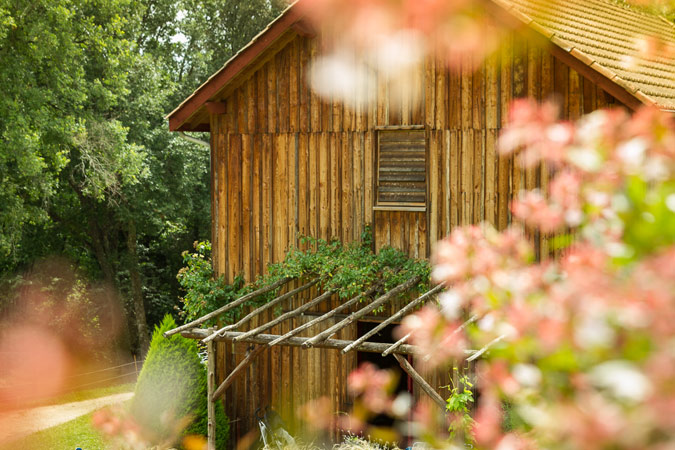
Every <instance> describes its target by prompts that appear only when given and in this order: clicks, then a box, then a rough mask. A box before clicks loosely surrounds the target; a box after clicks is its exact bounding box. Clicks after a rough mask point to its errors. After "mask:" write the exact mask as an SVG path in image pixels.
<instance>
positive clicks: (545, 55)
mask: <svg viewBox="0 0 675 450" xmlns="http://www.w3.org/2000/svg"><path fill="white" fill-rule="evenodd" d="M553 75H554V73H553V55H551V54H550V53H549V52H548V51H547V50H542V52H541V94H540V95H541V97H540V98H541V100H542V101H546V100H550V99H551V96H552V94H553V84H554V82H553Z"/></svg>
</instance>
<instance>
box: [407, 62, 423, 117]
mask: <svg viewBox="0 0 675 450" xmlns="http://www.w3.org/2000/svg"><path fill="white" fill-rule="evenodd" d="M412 85H413V89H412V92H411V96H410V108H411V113H410V123H411V124H413V125H424V103H423V102H424V89H425V86H424V64H418V65H417V66H415V68H414V69H413V77H412Z"/></svg>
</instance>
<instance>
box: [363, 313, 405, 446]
mask: <svg viewBox="0 0 675 450" xmlns="http://www.w3.org/2000/svg"><path fill="white" fill-rule="evenodd" d="M378 325H379V323H377V322H359V323H358V334H359V337H361V336H363V335H364V334H366V333H367V332H369V331H370V330H372V329H373V328H375V327H376V326H378ZM394 328H396V325H389V326H386V327H385V328H383V329H382V330H380V331H379V332H378V333H377V334H375V335H373V336H371V337H369V338H368V341H369V342H381V343H386V344H393V343H394V342H396V341H397V339H396V338H394V336H393V331H394ZM356 360H357V363H358V365H361V364H362V363H364V362H369V363H372V364H374V365H375V366H377V367H378V368H380V369H388V370H392V371H393V372H395V373H396V375H397V376H398V384H397V385H396V389H395V390H394V396H396V395H398V394H400V393H402V392H407V393H409V394H410V395H411V396H412V395H413V381H412V378H410V377H409V376H408V374H407V373H405V372H404V371H403V369H401V366H400V365H399V363H398V361H396V358H394V357H393V356H392V355H388V356H382V355H381V354H379V353H370V352H358V353H357V357H356ZM411 362H412V361H411ZM408 420H410V417H409V418H408ZM369 423H370V424H371V425H374V426H378V427H396V425H397V424H396V421H395V419H394V418H393V417H391V416H388V415H385V414H380V415H378V416H376V417H374V418H373V419H372V420H370V421H369ZM397 428H399V431H401V429H400V427H397ZM408 440H409V438H408ZM401 444H402V443H399V446H401ZM402 448H405V447H402Z"/></svg>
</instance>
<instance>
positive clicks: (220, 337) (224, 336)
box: [164, 276, 492, 450]
mask: <svg viewBox="0 0 675 450" xmlns="http://www.w3.org/2000/svg"><path fill="white" fill-rule="evenodd" d="M295 280H297V279H295V278H284V279H282V280H279V281H277V282H275V283H273V284H270V285H269V286H265V287H263V288H260V289H258V290H256V291H254V292H251V293H249V294H246V295H244V296H242V297H240V298H238V299H237V300H235V301H233V302H231V303H228V304H227V305H225V306H223V307H221V308H218V309H217V310H215V311H213V312H210V313H208V314H205V315H204V316H202V317H200V318H198V319H196V320H193V321H192V322H189V323H186V324H185V325H182V326H179V327H177V328H174V329H173V330H170V331H167V332H166V333H164V336H165V337H168V336H171V335H174V334H177V333H180V334H181V335H182V336H184V337H187V338H191V339H198V340H201V341H202V342H204V343H206V344H207V357H208V363H207V364H208V383H207V386H208V448H209V450H215V402H216V401H217V400H218V399H219V398H220V397H222V396H223V394H224V393H225V390H226V389H227V388H228V387H229V386H230V385H231V384H232V382H233V381H234V380H235V378H236V377H237V376H238V375H240V374H241V373H243V372H244V370H245V369H246V368H247V367H248V366H249V365H250V364H251V363H252V362H253V361H254V360H255V358H256V357H257V356H258V355H259V354H261V353H262V352H264V351H265V349H268V348H270V347H273V346H275V345H285V346H291V347H301V348H305V349H306V348H310V347H315V348H330V349H336V350H340V351H341V352H342V353H347V352H350V351H353V350H357V351H361V352H371V353H381V354H382V355H383V356H387V355H390V354H391V355H393V356H394V357H395V358H396V360H397V361H398V363H399V364H400V366H401V368H402V369H403V370H404V371H405V372H406V373H407V374H408V375H409V376H410V378H411V379H412V380H413V381H414V382H415V383H416V384H417V385H418V386H419V387H420V389H422V390H423V391H424V392H425V393H426V394H427V395H428V396H429V397H430V398H431V399H432V400H433V401H434V402H435V403H436V404H438V405H439V407H441V408H442V409H443V410H445V401H444V400H443V398H441V396H440V395H439V394H438V393H437V392H436V391H435V390H434V388H433V387H432V386H430V385H429V383H427V382H426V381H425V380H424V378H422V376H421V375H420V374H419V373H418V372H417V371H416V370H415V369H414V368H413V366H412V365H411V364H410V363H409V362H408V360H407V359H406V358H405V357H404V356H403V355H416V356H420V357H422V358H426V359H428V357H429V356H430V355H425V354H424V353H423V352H422V351H421V350H420V348H419V347H417V346H415V345H410V344H408V343H407V341H408V339H409V338H410V334H407V335H405V336H403V337H402V338H401V339H399V340H398V341H397V342H395V343H389V344H388V343H378V342H368V341H367V339H368V338H370V337H371V336H373V335H375V334H376V333H378V332H379V331H380V330H382V329H383V328H385V327H386V326H387V325H390V324H392V323H394V322H396V321H400V320H401V318H403V316H405V315H406V314H408V313H409V312H411V311H413V309H415V308H416V307H418V306H421V305H422V304H423V303H425V302H427V301H428V300H430V299H433V298H435V297H436V295H437V294H438V293H439V292H441V291H442V290H443V289H444V286H443V285H442V284H441V285H437V286H435V287H433V288H432V289H430V290H429V291H427V292H426V293H424V294H422V295H420V296H419V297H417V298H415V299H414V300H412V301H410V302H408V303H407V304H406V305H405V306H403V307H402V308H400V309H399V310H398V311H396V312H395V313H394V314H392V315H390V316H389V317H388V318H387V319H386V320H384V321H382V322H381V323H380V324H378V325H377V326H376V327H374V328H373V329H372V330H370V331H368V332H367V333H365V334H364V335H363V336H361V337H359V338H358V339H356V340H342V339H334V338H332V337H333V336H334V335H335V334H336V333H337V332H338V331H340V330H341V329H343V328H345V327H347V326H349V325H350V324H353V323H354V322H356V321H357V320H359V319H361V318H363V317H364V316H366V315H367V314H368V313H370V312H372V311H373V310H375V309H377V308H380V307H382V306H384V305H386V304H389V303H391V302H392V301H393V300H394V299H397V298H399V297H400V296H401V295H403V294H405V293H406V292H407V291H409V290H410V289H411V288H413V287H414V286H415V285H416V284H417V283H419V282H420V280H421V277H420V276H416V277H413V278H411V279H409V280H407V281H405V282H403V283H401V284H399V285H398V286H396V287H394V288H392V289H390V290H388V291H386V292H381V290H382V289H383V286H382V283H381V282H380V283H375V284H373V285H372V286H371V287H370V288H369V289H367V290H366V291H364V292H362V293H360V294H358V295H356V296H355V297H353V298H351V299H350V300H348V301H346V302H344V303H341V304H340V305H339V306H337V307H335V308H333V309H331V310H330V311H328V312H326V313H324V314H322V315H320V316H319V317H316V318H315V319H313V320H311V321H309V322H307V323H304V324H302V325H300V326H298V327H296V328H294V329H292V330H291V331H289V332H288V333H286V334H284V335H276V334H265V333H264V332H265V331H266V330H268V329H270V328H272V327H274V326H275V325H278V324H279V323H281V322H283V321H285V320H288V319H292V318H294V317H298V316H301V315H302V314H303V313H305V312H306V311H307V310H308V309H310V308H312V307H313V306H316V305H318V304H320V303H321V302H324V301H326V300H328V299H329V298H330V297H331V296H333V295H334V294H336V293H337V292H336V291H331V290H329V291H326V292H323V293H321V294H320V295H318V296H317V297H315V298H313V299H311V300H309V301H307V302H305V303H303V304H302V305H301V306H299V307H298V308H296V309H293V310H291V311H288V312H286V313H284V314H281V315H280V316H278V317H276V318H274V319H272V320H270V321H268V322H266V323H264V324H263V325H260V326H258V327H257V328H254V329H251V330H249V331H236V330H237V329H238V328H240V327H241V326H242V325H244V324H246V323H247V322H249V321H250V320H251V319H252V318H254V317H256V316H258V315H259V314H260V313H262V312H263V311H266V310H267V309H269V308H272V307H273V306H275V305H279V304H281V303H282V302H284V301H287V300H291V299H292V298H293V297H294V296H295V295H296V294H299V293H300V292H302V291H305V290H307V289H309V288H311V287H313V286H315V285H316V284H318V283H319V282H320V281H321V279H320V278H314V279H312V280H311V281H309V282H306V283H304V284H303V285H301V286H299V287H297V288H295V289H292V290H290V291H288V292H286V293H284V294H282V295H279V296H278V297H276V298H274V299H272V300H271V301H269V302H267V303H265V304H264V305H262V306H260V307H258V308H256V309H254V310H253V311H251V312H250V313H248V314H246V315H245V316H244V317H242V318H241V319H240V320H239V321H237V322H236V323H233V324H230V325H226V326H224V327H222V328H220V329H217V328H215V327H214V328H200V325H202V324H203V323H204V322H206V321H208V320H210V319H214V318H216V317H218V316H220V315H221V314H223V313H225V312H227V311H230V310H232V309H233V308H236V307H237V306H240V305H243V304H244V303H246V302H247V301H249V300H252V299H254V298H256V297H258V296H260V295H263V294H266V293H268V292H270V291H273V290H275V289H278V288H281V287H283V286H284V285H286V284H287V283H290V282H291V281H295ZM371 296H373V299H372V301H369V302H368V301H367V300H368V299H369V298H371ZM361 301H364V302H367V304H366V305H365V306H363V307H361V308H359V309H358V310H356V311H354V312H352V313H351V314H349V315H347V317H346V318H344V319H343V320H341V321H339V322H337V323H336V324H335V325H332V326H330V327H328V328H326V329H325V330H323V331H321V332H320V333H318V334H316V335H314V336H311V337H301V336H297V335H298V334H299V333H301V332H302V331H304V330H306V329H308V328H310V327H313V326H315V325H320V324H322V323H323V322H325V321H326V320H327V319H330V318H331V317H334V316H335V315H336V314H338V313H340V312H341V311H345V310H348V308H350V307H351V306H354V305H356V304H358V303H359V302H361ZM475 320H476V316H472V317H470V318H469V319H468V320H467V321H466V322H465V323H464V324H463V325H462V326H461V327H460V328H458V329H457V330H456V331H455V332H458V331H459V330H460V329H462V328H464V327H465V326H466V325H468V324H469V323H471V322H473V321H475ZM217 341H232V342H242V343H249V344H253V345H254V347H252V348H250V349H249V350H248V352H247V355H246V357H245V358H244V359H243V360H242V361H241V362H240V363H239V364H238V365H237V366H236V367H235V368H234V370H232V372H230V373H229V374H228V376H227V377H226V378H225V380H224V381H223V382H222V383H221V384H220V386H217V387H216V378H215V357H214V356H215V348H214V342H217ZM491 344H492V343H491ZM491 344H489V345H491ZM486 350H487V347H485V348H483V349H481V350H478V351H474V350H466V351H465V352H466V354H467V359H466V361H467V362H470V361H473V360H474V359H476V358H478V357H479V356H480V355H481V354H483V353H484V352H485V351H486Z"/></svg>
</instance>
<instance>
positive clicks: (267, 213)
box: [262, 134, 275, 271]
mask: <svg viewBox="0 0 675 450" xmlns="http://www.w3.org/2000/svg"><path fill="white" fill-rule="evenodd" d="M263 152H264V160H263V178H262V179H263V218H262V220H263V226H264V243H263V254H264V261H263V266H264V268H265V271H267V265H268V264H269V263H271V262H272V260H273V259H274V251H273V249H274V198H275V195H274V178H275V177H274V162H273V161H274V148H273V145H272V135H271V134H265V135H263Z"/></svg>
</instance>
